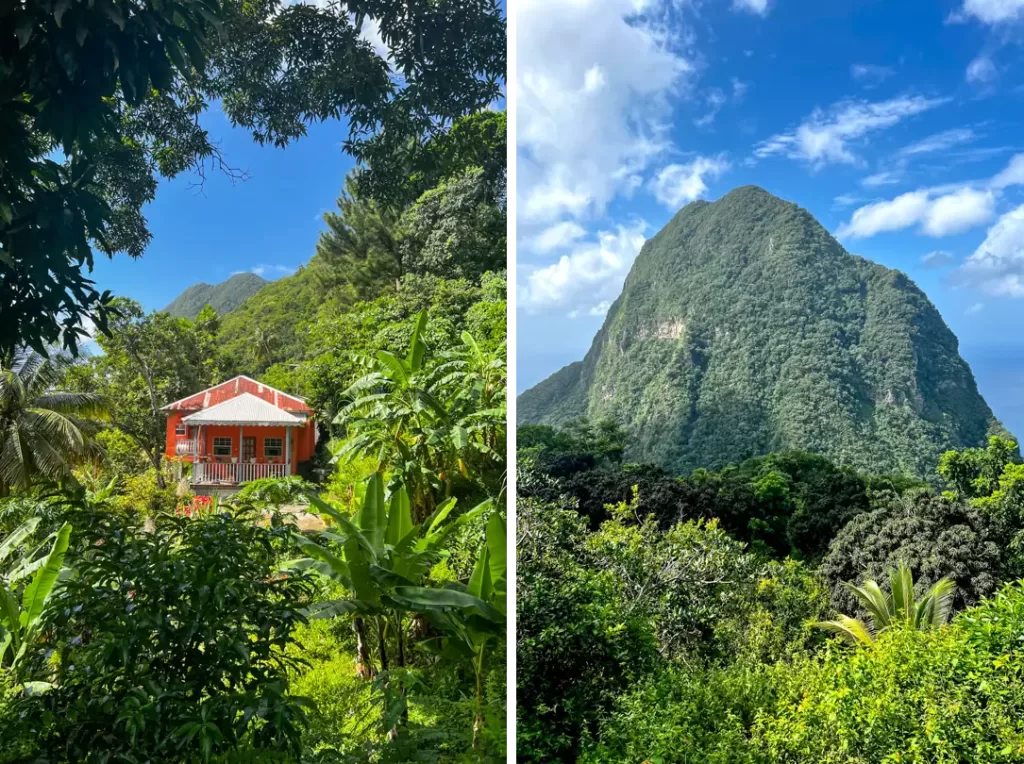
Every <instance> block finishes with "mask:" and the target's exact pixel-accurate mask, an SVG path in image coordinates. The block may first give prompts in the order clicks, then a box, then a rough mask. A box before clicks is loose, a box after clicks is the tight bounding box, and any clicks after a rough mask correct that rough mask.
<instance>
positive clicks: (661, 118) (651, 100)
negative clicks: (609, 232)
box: [516, 0, 693, 226]
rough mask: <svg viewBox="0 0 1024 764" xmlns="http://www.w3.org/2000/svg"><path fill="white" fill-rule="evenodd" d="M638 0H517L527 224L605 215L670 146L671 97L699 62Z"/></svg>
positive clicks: (520, 180) (520, 187)
mask: <svg viewBox="0 0 1024 764" xmlns="http://www.w3.org/2000/svg"><path fill="white" fill-rule="evenodd" d="M650 5H651V4H650V3H647V4H645V3H642V2H639V0H607V1H601V0H522V2H519V3H518V4H517V8H516V23H517V30H518V50H517V54H518V55H517V62H518V63H517V66H518V77H517V82H516V98H517V108H518V115H517V120H518V121H517V125H516V127H517V136H516V138H517V144H518V146H517V151H518V157H517V194H518V195H519V216H520V217H519V224H520V225H521V226H522V225H523V224H526V225H531V224H532V225H538V224H544V223H550V222H554V221H557V220H559V219H561V218H562V217H564V216H571V217H576V218H579V217H584V216H587V215H593V214H600V213H602V212H603V210H604V208H605V206H606V205H607V204H608V202H609V201H611V199H612V198H614V197H615V196H616V195H618V194H620V193H629V192H630V191H631V190H633V189H635V188H636V187H637V185H638V182H639V180H640V178H641V177H642V175H643V173H644V171H645V170H646V169H647V167H648V166H649V164H650V162H651V161H652V160H653V159H654V157H656V156H657V155H659V154H661V153H662V152H664V151H666V150H667V148H668V146H669V142H668V128H669V125H668V118H669V116H670V114H671V109H670V104H669V98H668V97H669V96H670V95H674V94H678V93H679V92H682V90H683V88H684V87H685V85H686V83H687V79H688V75H689V74H690V73H691V72H692V71H693V66H692V64H691V63H690V62H689V61H688V60H687V59H686V58H685V57H684V56H683V55H682V54H681V53H679V52H678V50H677V49H676V48H677V47H678V42H677V41H676V40H675V39H674V38H671V37H669V36H668V34H667V33H666V32H664V30H662V29H660V28H658V27H656V26H653V25H645V24H644V23H642V22H641V21H639V20H637V15H636V14H637V11H638V10H640V9H644V10H650V11H652V12H653V9H652V8H651V7H650Z"/></svg>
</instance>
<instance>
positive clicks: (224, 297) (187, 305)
mask: <svg viewBox="0 0 1024 764" xmlns="http://www.w3.org/2000/svg"><path fill="white" fill-rule="evenodd" d="M269 283H270V282H268V281H267V280H266V279H264V278H262V277H260V276H257V275H256V274H255V273H236V274H235V275H234V276H232V277H231V278H228V279H225V280H224V281H222V282H220V283H219V284H207V283H205V282H200V283H198V284H193V285H192V286H190V287H189V288H188V289H186V290H185V291H184V292H182V293H181V294H179V295H178V296H177V297H175V298H174V300H173V301H172V302H171V304H170V305H168V306H167V307H166V308H164V310H165V311H166V312H167V313H170V314H171V315H172V316H175V317H177V318H195V317H196V316H198V315H199V311H201V310H202V309H203V308H204V307H205V306H206V305H210V306H211V307H213V309H214V310H216V311H217V312H218V313H221V314H224V313H230V312H231V311H233V310H234V309H235V308H237V307H238V306H239V305H241V304H242V303H243V302H245V301H246V300H248V299H249V298H250V297H252V296H253V295H254V294H256V292H258V291H259V290H260V289H262V288H263V287H264V286H266V285H267V284H269Z"/></svg>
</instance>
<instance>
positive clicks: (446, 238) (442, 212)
mask: <svg viewBox="0 0 1024 764" xmlns="http://www.w3.org/2000/svg"><path fill="white" fill-rule="evenodd" d="M401 230H402V234H403V240H402V242H401V244H400V246H401V248H402V249H404V250H405V251H406V253H407V254H406V255H405V256H404V257H403V258H402V260H403V263H404V266H405V268H406V269H407V270H408V271H410V272H412V273H417V274H420V275H427V274H429V275H433V276H440V277H441V278H447V279H458V278H464V279H470V280H477V279H479V278H480V276H481V275H483V274H484V273H486V272H488V271H495V270H498V269H499V268H502V267H504V265H505V259H506V255H507V252H506V250H507V247H506V244H505V231H506V222H505V210H504V209H502V208H501V207H498V206H497V205H496V204H495V203H494V200H493V199H491V198H490V189H489V187H488V185H487V182H486V176H485V175H484V171H483V170H482V169H480V168H471V169H469V170H467V171H466V172H464V173H462V174H461V175H458V176H456V177H454V178H451V179H449V180H446V181H444V182H442V183H441V184H439V185H438V186H437V187H436V188H433V189H431V190H430V191H427V192H426V193H424V194H423V195H422V196H421V197H420V198H419V199H418V200H417V201H416V203H415V204H414V205H413V206H412V207H411V208H410V209H409V210H408V211H407V212H406V213H405V214H404V215H403V216H402V220H401Z"/></svg>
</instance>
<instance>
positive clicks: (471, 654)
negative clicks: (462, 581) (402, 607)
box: [396, 512, 507, 748]
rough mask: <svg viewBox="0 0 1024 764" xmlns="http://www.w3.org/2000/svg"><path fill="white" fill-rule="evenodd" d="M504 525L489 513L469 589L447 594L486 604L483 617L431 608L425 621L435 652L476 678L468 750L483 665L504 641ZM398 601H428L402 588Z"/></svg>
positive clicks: (475, 610)
mask: <svg viewBox="0 0 1024 764" xmlns="http://www.w3.org/2000/svg"><path fill="white" fill-rule="evenodd" d="M506 549H507V548H506V531H505V520H504V518H502V516H501V515H500V514H498V513H497V512H494V513H493V514H492V515H491V516H490V518H489V519H488V521H487V527H486V534H485V538H484V542H483V544H482V545H481V548H480V553H479V555H478V556H477V559H476V564H475V565H474V567H473V574H472V575H471V576H470V579H469V584H468V585H466V586H465V587H464V589H463V587H459V588H458V589H455V588H453V589H451V591H463V590H464V591H465V593H466V594H467V595H468V596H469V597H473V598H475V599H477V600H479V601H482V602H484V603H486V605H487V606H488V607H487V612H482V611H481V610H480V608H479V607H473V606H470V607H455V608H449V607H443V608H438V607H430V609H429V611H428V612H429V613H430V620H431V622H432V623H433V624H434V626H435V627H436V628H437V629H438V630H439V631H441V632H442V634H444V637H442V638H441V639H440V640H434V647H435V649H436V650H437V651H438V652H440V653H441V654H442V655H448V656H450V657H459V656H463V657H466V658H468V659H470V660H471V661H472V665H473V672H474V674H475V675H476V718H475V720H474V722H473V747H474V748H477V747H478V744H479V738H480V731H481V730H482V729H483V725H484V715H483V710H484V698H483V688H484V678H485V662H486V658H487V654H488V650H489V649H490V648H491V647H492V645H495V646H497V645H499V644H500V642H501V641H502V640H504V638H505V623H504V616H505V608H506V605H505V594H506V589H507V557H506V554H507V552H506ZM396 596H397V598H398V599H399V600H400V601H404V602H405V603H406V604H407V605H411V604H413V603H418V604H422V605H426V606H429V605H430V600H431V597H430V596H429V595H428V590H421V591H411V590H409V589H408V588H407V587H403V588H402V589H401V590H400V591H398V592H396ZM491 612H496V613H500V616H501V617H500V618H492V617H488V613H491Z"/></svg>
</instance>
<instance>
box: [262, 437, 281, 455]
mask: <svg viewBox="0 0 1024 764" xmlns="http://www.w3.org/2000/svg"><path fill="white" fill-rule="evenodd" d="M263 455H264V456H265V457H268V458H269V457H272V456H273V457H277V456H284V438H264V439H263Z"/></svg>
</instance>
